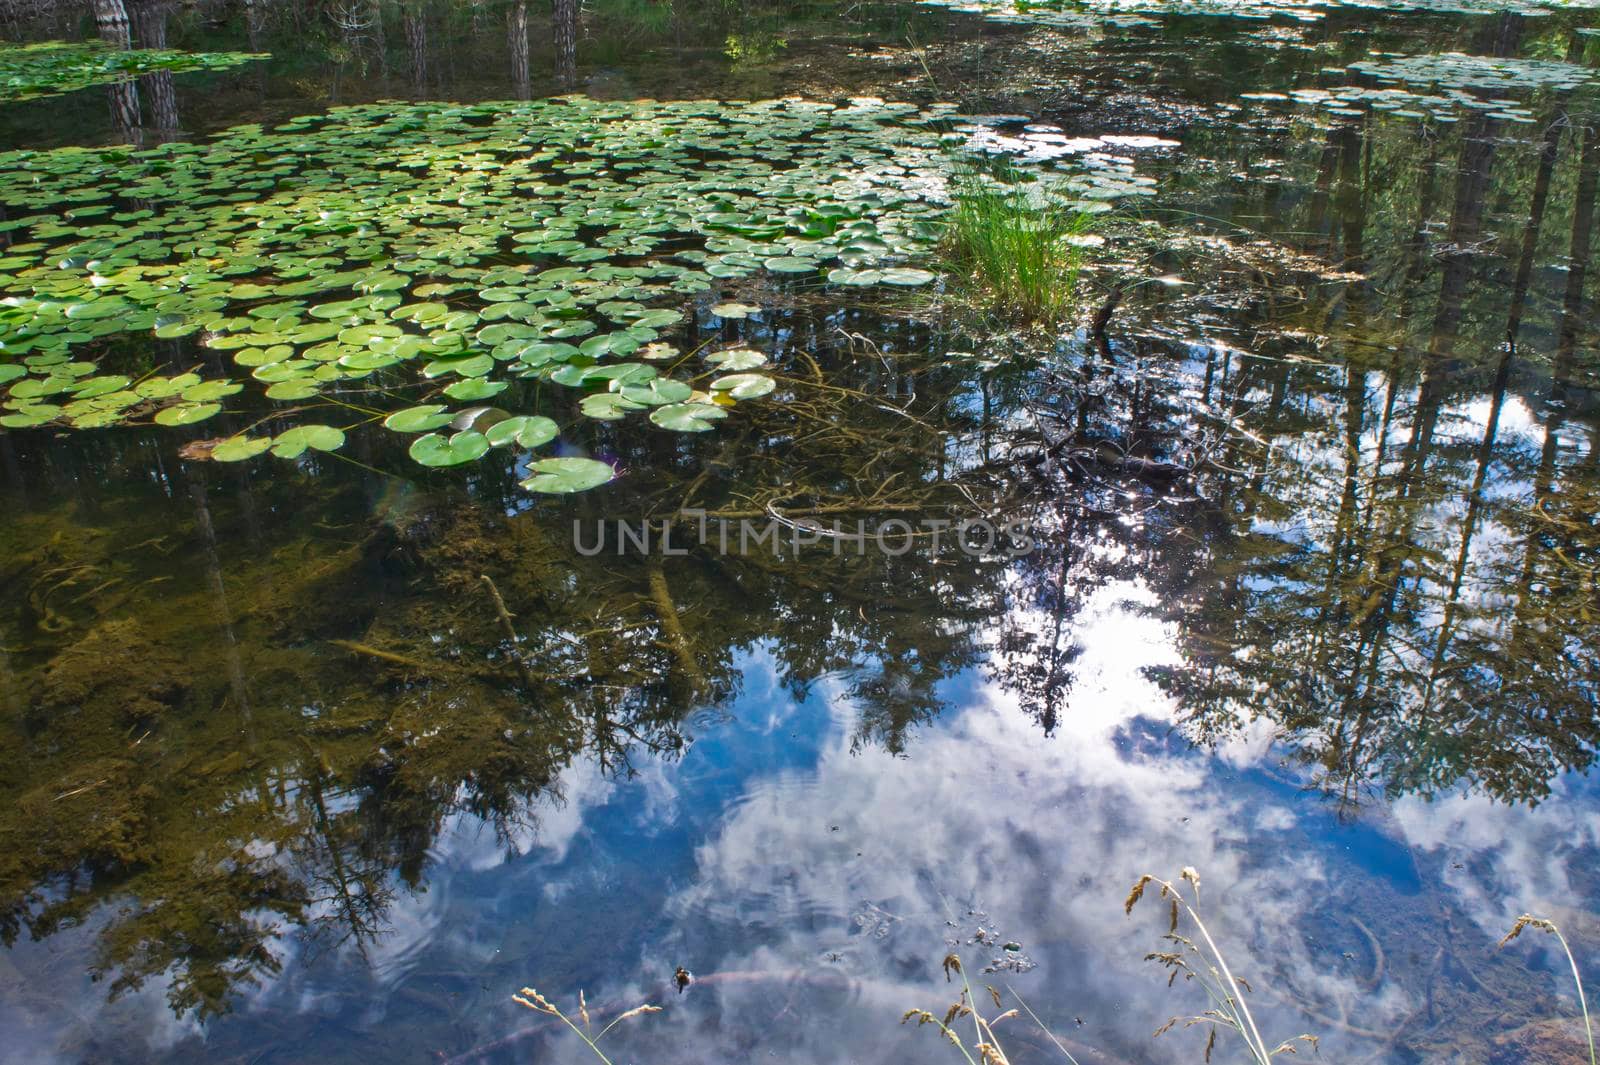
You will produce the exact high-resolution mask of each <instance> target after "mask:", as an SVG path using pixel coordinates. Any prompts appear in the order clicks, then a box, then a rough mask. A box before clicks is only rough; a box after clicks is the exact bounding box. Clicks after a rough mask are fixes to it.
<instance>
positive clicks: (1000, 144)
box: [954, 115, 1178, 214]
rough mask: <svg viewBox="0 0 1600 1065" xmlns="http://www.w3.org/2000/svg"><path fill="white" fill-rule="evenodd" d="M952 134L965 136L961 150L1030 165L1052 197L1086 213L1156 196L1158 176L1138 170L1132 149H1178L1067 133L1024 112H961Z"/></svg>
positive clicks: (1148, 140)
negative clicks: (1129, 198) (1151, 175)
mask: <svg viewBox="0 0 1600 1065" xmlns="http://www.w3.org/2000/svg"><path fill="white" fill-rule="evenodd" d="M954 135H955V136H959V137H961V138H962V141H961V148H962V151H964V152H966V153H969V154H971V155H974V156H996V157H1001V158H1005V159H1007V160H1009V161H1010V162H1012V163H1014V164H1017V165H1020V166H1023V167H1026V168H1027V169H1028V172H1029V173H1030V175H1032V176H1033V177H1035V178H1036V179H1037V181H1038V183H1039V184H1040V185H1043V186H1047V187H1048V188H1049V191H1050V195H1051V196H1052V197H1054V198H1056V199H1057V200H1058V201H1059V202H1060V203H1062V204H1063V205H1064V206H1067V207H1070V208H1072V209H1073V210H1076V211H1082V212H1085V213H1088V214H1098V213H1101V212H1104V211H1108V210H1110V209H1111V206H1112V204H1113V202H1115V201H1117V200H1123V199H1127V198H1128V197H1130V196H1132V197H1137V196H1153V195H1155V191H1156V179H1155V178H1152V177H1148V176H1145V175H1143V174H1140V173H1138V172H1137V171H1136V169H1135V167H1134V162H1133V154H1132V153H1135V152H1145V151H1160V150H1163V149H1167V148H1176V147H1178V142H1177V141H1173V140H1166V139H1165V138H1162V137H1148V136H1131V135H1120V134H1105V135H1103V136H1098V137H1087V136H1076V137H1074V136H1069V135H1068V134H1066V133H1065V132H1063V131H1062V129H1061V127H1060V126H1054V125H1051V124H1049V123H1042V122H1034V121H1032V120H1031V119H1030V118H1028V116H1026V115H977V116H971V117H966V116H963V118H962V119H961V120H959V121H958V122H957V123H956V125H955V126H954Z"/></svg>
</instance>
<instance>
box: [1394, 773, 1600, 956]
mask: <svg viewBox="0 0 1600 1065" xmlns="http://www.w3.org/2000/svg"><path fill="white" fill-rule="evenodd" d="M1581 794H1582V792H1581V789H1579V788H1576V787H1574V786H1572V784H1571V783H1570V781H1558V782H1557V783H1556V785H1555V789H1554V792H1553V794H1552V795H1551V797H1550V798H1549V799H1548V800H1546V801H1545V802H1544V803H1542V804H1540V805H1539V806H1537V807H1532V808H1530V807H1527V806H1506V805H1503V804H1501V803H1497V802H1495V801H1494V800H1493V799H1491V798H1490V797H1489V796H1486V795H1482V794H1460V795H1456V796H1453V797H1450V798H1446V799H1438V800H1435V801H1432V802H1429V801H1428V800H1426V799H1423V798H1419V797H1416V796H1407V797H1405V798H1403V799H1401V800H1399V801H1398V802H1396V803H1395V804H1394V821H1395V823H1396V824H1397V825H1398V827H1399V829H1400V831H1401V832H1402V833H1403V835H1404V836H1405V839H1406V841H1407V842H1408V843H1409V844H1410V846H1411V848H1412V850H1413V852H1414V853H1416V854H1417V860H1418V862H1419V864H1423V865H1425V866H1431V871H1432V872H1433V873H1434V874H1436V875H1437V876H1439V878H1440V879H1442V880H1443V881H1444V883H1445V884H1446V885H1447V886H1448V887H1449V889H1450V890H1451V891H1452V892H1453V893H1454V894H1455V895H1456V896H1457V897H1458V898H1459V899H1460V900H1461V902H1462V908H1463V910H1464V911H1465V912H1466V913H1467V914H1468V915H1470V916H1471V917H1472V918H1473V919H1474V920H1476V921H1477V922H1478V923H1479V925H1480V927H1482V929H1483V931H1484V933H1485V934H1486V935H1491V936H1494V937H1496V938H1498V937H1499V936H1501V935H1503V934H1504V933H1505V932H1506V931H1507V930H1508V929H1509V928H1510V927H1511V922H1512V921H1514V920H1515V919H1516V916H1517V915H1518V914H1519V913H1522V912H1523V911H1524V910H1534V911H1536V912H1549V913H1553V912H1555V911H1556V910H1557V909H1560V910H1566V909H1569V908H1575V909H1580V910H1581V909H1586V908H1587V907H1588V906H1590V905H1593V904H1594V903H1595V902H1596V901H1600V900H1596V899H1594V898H1593V897H1587V898H1586V896H1589V895H1591V893H1593V892H1594V890H1595V886H1594V860H1595V856H1596V850H1597V848H1600V811H1597V810H1596V809H1595V808H1594V807H1593V805H1592V803H1591V804H1583V803H1582V799H1581V797H1580V796H1581ZM1558 919H1559V918H1558ZM1589 920H1590V922H1591V923H1595V919H1594V918H1590V919H1589Z"/></svg>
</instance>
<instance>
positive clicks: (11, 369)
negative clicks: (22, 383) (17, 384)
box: [0, 362, 28, 385]
mask: <svg viewBox="0 0 1600 1065" xmlns="http://www.w3.org/2000/svg"><path fill="white" fill-rule="evenodd" d="M27 372H28V368H27V367H26V366H18V365H16V364H15V363H9V362H8V363H3V364H0V385H3V384H5V383H6V382H7V381H15V380H16V379H17V378H19V377H21V376H23V375H24V374H26V373H27Z"/></svg>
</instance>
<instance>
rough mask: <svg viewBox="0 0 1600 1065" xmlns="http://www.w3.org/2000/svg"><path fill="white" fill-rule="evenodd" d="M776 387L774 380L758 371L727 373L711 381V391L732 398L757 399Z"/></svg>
mask: <svg viewBox="0 0 1600 1065" xmlns="http://www.w3.org/2000/svg"><path fill="white" fill-rule="evenodd" d="M776 387H778V383H777V382H776V381H774V380H773V379H772V378H770V377H768V376H766V375H765V374H758V373H736V374H729V375H728V376H727V377H719V378H717V379H716V380H715V381H712V382H711V390H712V391H713V392H723V393H726V394H727V395H729V396H732V397H733V398H734V399H759V398H760V397H762V396H764V395H766V394H767V393H769V392H771V391H772V390H773V389H774V388H776Z"/></svg>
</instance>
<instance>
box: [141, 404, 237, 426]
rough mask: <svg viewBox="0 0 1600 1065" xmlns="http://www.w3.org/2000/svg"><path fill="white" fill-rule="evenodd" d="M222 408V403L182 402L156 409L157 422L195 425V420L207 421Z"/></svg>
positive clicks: (161, 423)
mask: <svg viewBox="0 0 1600 1065" xmlns="http://www.w3.org/2000/svg"><path fill="white" fill-rule="evenodd" d="M221 410H222V404H220V403H180V404H178V405H177V406H175V407H165V408H163V409H161V410H158V411H156V422H157V423H158V424H160V425H193V424H194V423H195V422H203V421H205V420H206V419H207V418H209V417H211V416H212V415H214V414H217V413H219V412H221Z"/></svg>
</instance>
